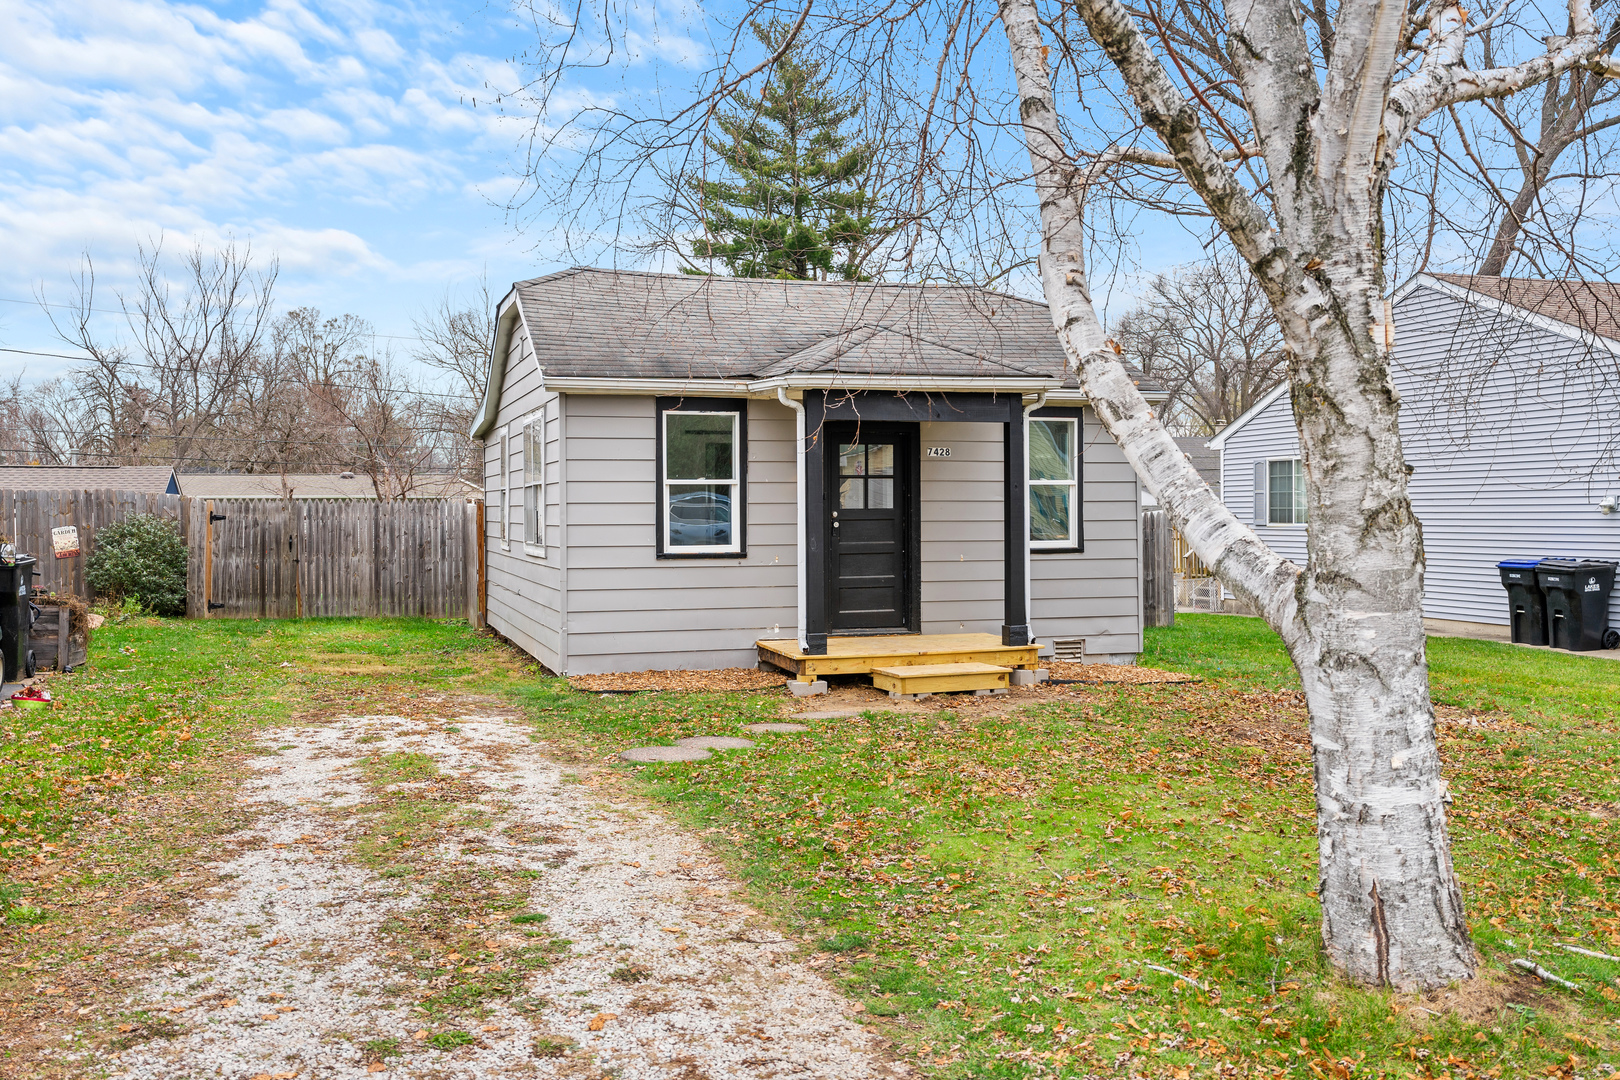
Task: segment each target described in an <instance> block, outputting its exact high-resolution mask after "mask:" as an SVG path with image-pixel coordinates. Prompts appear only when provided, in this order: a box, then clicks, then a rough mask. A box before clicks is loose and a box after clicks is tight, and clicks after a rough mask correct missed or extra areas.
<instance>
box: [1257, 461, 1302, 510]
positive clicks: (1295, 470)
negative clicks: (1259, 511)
mask: <svg viewBox="0 0 1620 1080" xmlns="http://www.w3.org/2000/svg"><path fill="white" fill-rule="evenodd" d="M1266 524H1268V525H1303V524H1305V467H1304V465H1303V463H1301V461H1300V460H1299V458H1287V459H1285V460H1282V461H1268V462H1266Z"/></svg>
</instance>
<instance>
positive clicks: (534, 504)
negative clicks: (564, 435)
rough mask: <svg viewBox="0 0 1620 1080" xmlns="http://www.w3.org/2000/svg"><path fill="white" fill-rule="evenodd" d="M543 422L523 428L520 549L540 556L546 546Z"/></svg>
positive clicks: (538, 420)
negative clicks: (535, 552)
mask: <svg viewBox="0 0 1620 1080" xmlns="http://www.w3.org/2000/svg"><path fill="white" fill-rule="evenodd" d="M545 484H546V418H545V414H544V413H541V414H540V415H538V416H536V417H534V418H533V419H530V420H528V421H526V422H525V423H524V425H523V546H524V547H525V548H528V549H530V550H531V551H538V552H541V553H543V552H544V551H545V546H546V493H545Z"/></svg>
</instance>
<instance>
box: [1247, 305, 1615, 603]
mask: <svg viewBox="0 0 1620 1080" xmlns="http://www.w3.org/2000/svg"><path fill="white" fill-rule="evenodd" d="M1396 327H1397V335H1398V336H1397V340H1396V356H1397V359H1396V366H1395V384H1396V388H1397V389H1398V390H1399V391H1400V392H1401V396H1402V406H1401V442H1402V446H1403V448H1404V450H1405V453H1406V459H1407V462H1408V464H1410V465H1411V466H1412V467H1413V469H1414V472H1413V475H1412V482H1411V492H1412V506H1413V510H1414V511H1415V512H1416V514H1417V516H1418V519H1419V520H1420V521H1421V522H1422V524H1423V544H1424V549H1425V552H1426V553H1427V557H1428V563H1427V571H1426V575H1425V590H1424V614H1425V615H1426V616H1427V617H1429V618H1434V619H1453V620H1458V621H1462V622H1479V623H1495V624H1505V623H1506V622H1507V602H1506V594H1505V593H1504V592H1503V590H1502V587H1501V584H1500V580H1499V577H1498V574H1497V570H1496V563H1497V561H1498V560H1500V559H1504V558H1537V557H1542V556H1548V555H1576V556H1585V557H1589V558H1601V559H1620V514H1616V515H1604V514H1601V513H1599V512H1598V510H1597V508H1596V503H1597V501H1598V500H1599V499H1601V498H1603V497H1604V496H1606V495H1611V494H1620V482H1617V479H1616V468H1615V460H1614V453H1615V449H1616V443H1617V442H1620V400H1617V399H1620V380H1616V379H1615V378H1614V372H1615V371H1616V369H1617V368H1620V357H1616V356H1615V355H1613V354H1611V353H1609V352H1608V351H1607V350H1605V349H1602V348H1601V347H1599V348H1597V349H1594V348H1593V347H1591V346H1588V345H1587V344H1585V343H1582V342H1580V341H1578V340H1572V339H1571V338H1570V337H1567V336H1565V335H1564V334H1561V333H1558V332H1556V331H1554V330H1550V329H1543V328H1541V327H1538V326H1535V325H1533V324H1532V323H1530V322H1527V321H1525V320H1523V319H1520V318H1516V317H1512V316H1506V315H1501V314H1497V313H1495V312H1492V311H1489V310H1486V309H1482V308H1478V307H1475V306H1473V305H1470V304H1466V303H1464V302H1462V301H1461V300H1458V299H1456V298H1455V297H1452V296H1450V295H1449V294H1446V293H1443V292H1440V291H1439V290H1435V289H1430V288H1418V289H1414V290H1413V291H1412V292H1410V293H1409V294H1407V295H1406V296H1405V297H1403V298H1402V301H1401V303H1400V304H1399V305H1398V307H1397V309H1396ZM1284 429H1286V431H1287V432H1288V435H1289V437H1290V439H1292V438H1293V420H1292V416H1291V415H1290V412H1289V408H1288V401H1287V399H1286V398H1283V399H1280V400H1279V401H1278V402H1276V403H1274V404H1273V405H1272V406H1271V407H1270V408H1268V409H1267V410H1265V415H1261V416H1257V417H1256V418H1255V420H1254V421H1252V422H1251V423H1250V424H1248V425H1246V426H1245V427H1244V428H1242V429H1241V430H1240V431H1238V432H1236V433H1234V434H1233V436H1232V437H1231V439H1230V440H1229V441H1228V442H1227V444H1226V452H1225V454H1224V455H1223V461H1222V475H1223V477H1224V478H1225V480H1226V481H1227V491H1228V493H1229V495H1228V498H1227V505H1228V506H1230V507H1231V508H1232V510H1233V511H1234V512H1235V513H1237V514H1238V515H1239V516H1240V517H1244V519H1245V520H1247V517H1246V516H1245V515H1246V514H1247V512H1248V502H1249V500H1250V496H1249V494H1248V491H1249V487H1250V486H1251V481H1250V480H1249V479H1247V477H1248V476H1249V474H1248V473H1246V472H1245V471H1244V469H1245V464H1244V463H1245V462H1252V461H1253V460H1254V459H1255V457H1256V456H1257V454H1258V453H1259V452H1260V449H1261V447H1262V446H1271V445H1275V438H1274V433H1275V432H1277V431H1279V430H1284ZM1276 532H1277V529H1276V528H1275V527H1274V528H1272V529H1268V530H1264V533H1263V535H1264V536H1265V538H1266V541H1267V543H1269V544H1271V545H1272V546H1273V547H1274V548H1276V549H1277V550H1278V551H1280V552H1284V553H1285V554H1288V555H1289V556H1290V557H1291V558H1296V559H1303V557H1304V552H1303V547H1302V545H1301V547H1300V549H1299V550H1298V551H1297V552H1296V551H1295V550H1292V549H1286V548H1285V547H1284V545H1283V544H1281V543H1278V542H1276V541H1275V540H1274V539H1273V537H1274V534H1275V533H1276ZM1611 603H1612V606H1611V609H1610V620H1611V622H1620V594H1617V596H1616V597H1615V598H1614V600H1613V601H1612V602H1611Z"/></svg>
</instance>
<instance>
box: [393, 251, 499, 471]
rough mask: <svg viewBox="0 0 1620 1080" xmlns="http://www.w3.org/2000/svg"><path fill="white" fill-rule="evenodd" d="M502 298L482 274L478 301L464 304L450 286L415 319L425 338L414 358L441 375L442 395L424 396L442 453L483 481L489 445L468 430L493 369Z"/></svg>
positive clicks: (458, 468) (449, 461)
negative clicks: (491, 353) (492, 352)
mask: <svg viewBox="0 0 1620 1080" xmlns="http://www.w3.org/2000/svg"><path fill="white" fill-rule="evenodd" d="M499 300H500V298H499V297H497V296H495V295H493V294H492V293H491V292H490V288H489V280H488V279H487V278H481V279H479V282H478V288H477V290H476V291H475V293H474V296H473V299H472V302H471V303H469V304H465V305H462V304H458V303H457V302H456V300H455V299H454V298H453V297H452V296H451V295H450V294H449V293H448V292H447V293H445V295H444V297H443V298H442V299H441V300H440V301H439V304H438V306H437V307H435V308H434V309H433V310H431V311H429V312H426V313H424V314H423V315H422V316H421V317H420V318H418V319H416V320H415V327H416V334H417V337H419V338H420V339H421V344H420V345H419V346H418V348H417V349H416V350H415V351H414V352H413V353H412V359H414V360H415V361H416V362H417V363H419V364H421V365H423V366H424V367H426V368H429V369H430V370H433V371H436V372H438V373H439V375H440V377H441V378H440V391H441V395H442V396H434V397H424V398H423V399H422V402H421V404H422V407H423V409H424V416H426V417H427V418H429V421H430V426H431V428H432V432H433V438H434V439H435V440H436V441H437V448H438V454H439V456H440V457H441V458H442V460H443V461H445V462H446V463H447V464H448V465H449V467H450V468H452V469H453V470H455V472H456V473H457V474H458V475H460V476H461V477H463V478H464V479H468V480H472V481H474V482H476V483H479V484H482V483H483V475H484V452H483V447H482V446H480V445H478V444H477V443H475V442H473V440H472V439H471V438H470V437H468V435H467V432H468V430H469V429H470V428H471V427H472V420H473V415H474V414H475V413H477V411H478V405H479V403H480V402H481V401H482V399H483V395H484V379H485V377H486V375H487V374H488V372H489V350H490V347H491V345H492V343H493V342H494V340H495V305H496V304H497V303H498V302H499Z"/></svg>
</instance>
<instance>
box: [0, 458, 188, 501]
mask: <svg viewBox="0 0 1620 1080" xmlns="http://www.w3.org/2000/svg"><path fill="white" fill-rule="evenodd" d="M173 481H174V470H173V469H172V468H170V467H169V466H167V465H0V489H4V490H9V491H94V490H98V489H100V490H115V491H140V492H145V493H147V494H152V495H162V494H164V493H165V492H167V491H169V490H170V485H171V484H172V483H173Z"/></svg>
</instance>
